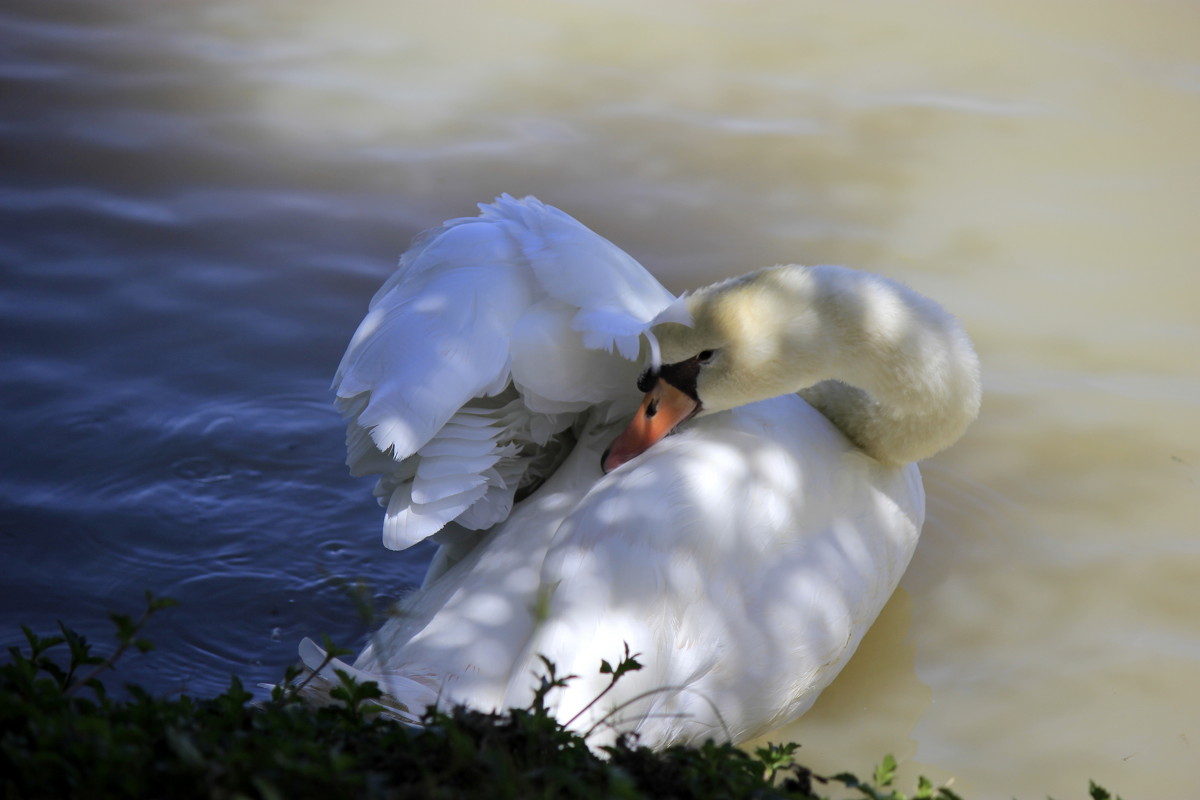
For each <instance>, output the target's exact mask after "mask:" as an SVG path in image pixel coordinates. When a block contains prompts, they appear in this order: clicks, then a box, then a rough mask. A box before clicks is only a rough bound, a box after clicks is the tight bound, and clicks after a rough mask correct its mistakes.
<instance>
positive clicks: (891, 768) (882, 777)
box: [875, 753, 896, 786]
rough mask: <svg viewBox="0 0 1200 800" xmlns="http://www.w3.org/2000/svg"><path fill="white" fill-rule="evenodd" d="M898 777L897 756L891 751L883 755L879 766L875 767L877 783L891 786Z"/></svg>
mask: <svg viewBox="0 0 1200 800" xmlns="http://www.w3.org/2000/svg"><path fill="white" fill-rule="evenodd" d="M895 779H896V758H895V756H893V755H892V754H891V753H888V754H887V755H886V756H884V757H883V761H882V762H881V763H880V764H879V766H877V767H875V783H877V784H879V785H880V786H891V785H892V781H894V780H895Z"/></svg>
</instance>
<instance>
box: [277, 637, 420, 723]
mask: <svg viewBox="0 0 1200 800" xmlns="http://www.w3.org/2000/svg"><path fill="white" fill-rule="evenodd" d="M299 650H300V661H301V663H303V664H304V668H305V671H304V673H303V674H302V675H301V677H300V684H299V685H300V686H301V689H300V692H299V693H300V696H301V697H303V698H304V700H305V701H306V702H308V703H310V704H312V705H314V706H317V707H321V706H327V705H333V704H336V703H339V702H341V701H340V700H337V699H336V698H334V697H333V696H332V695H331V692H332V690H334V689H336V688H338V687H339V686H342V685H343V684H344V682H345V680H344V679H343V677H342V676H343V675H344V676H346V678H349V679H353V680H354V681H357V682H358V683H366V682H368V681H370V682H373V683H376V684H378V685H379V689H380V691H381V692H383V696H382V697H379V698H376V699H375V700H374V701H373V702H374V703H375V704H376V705H378V706H380V711H379V715H380V716H382V717H384V718H386V719H391V720H394V721H397V722H402V723H405V724H407V725H414V724H416V723H417V722H418V721H419V720H420V718H421V715H422V714H423V713H424V711H425V708H426V707H427V706H430V705H434V704H436V702H437V694H436V693H435V692H434V691H433V690H432V689H430V688H429V687H428V686H426V685H424V684H422V683H419V682H418V681H415V680H413V679H412V678H408V677H405V676H403V675H391V674H389V675H382V674H376V673H371V672H366V671H364V670H361V669H358V668H356V667H352V666H350V665H349V664H347V663H346V662H344V661H341V660H340V659H337V658H333V657H331V656H330V655H329V654H328V653H327V652H325V650H323V649H322V648H321V647H320V646H319V645H318V644H317V643H316V642H314V641H313V640H312V639H307V638H306V639H304V641H302V642H300V648H299ZM339 673H341V674H339Z"/></svg>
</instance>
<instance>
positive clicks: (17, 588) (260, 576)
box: [0, 3, 430, 695]
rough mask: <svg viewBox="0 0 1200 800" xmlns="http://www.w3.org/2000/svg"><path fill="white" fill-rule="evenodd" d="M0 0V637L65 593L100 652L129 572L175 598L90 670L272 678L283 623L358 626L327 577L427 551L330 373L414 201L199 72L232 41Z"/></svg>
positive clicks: (297, 630)
mask: <svg viewBox="0 0 1200 800" xmlns="http://www.w3.org/2000/svg"><path fill="white" fill-rule="evenodd" d="M51 8H52V10H53V18H52V19H51V18H49V17H47V16H45V14H46V13H47V12H48V10H49V9H51ZM6 9H7V10H6V11H4V12H3V13H0V39H2V40H3V41H4V42H5V47H4V49H3V50H2V51H0V77H2V78H3V81H4V83H5V84H6V88H5V90H4V92H3V93H2V95H3V99H2V100H0V153H2V154H3V155H2V158H3V164H4V166H3V170H2V173H0V225H2V226H3V231H2V233H0V376H3V377H2V378H0V381H2V383H0V385H2V386H3V389H2V390H0V441H2V442H3V447H2V448H0V585H2V586H3V593H2V596H0V640H2V642H0V643H2V644H4V645H6V646H7V645H12V644H19V643H21V642H23V636H22V634H21V633H20V631H19V629H18V625H20V624H27V625H29V626H30V627H32V628H33V629H34V630H35V631H39V632H42V633H50V632H52V631H54V630H55V627H56V620H59V619H61V620H63V621H64V622H66V623H67V624H69V625H70V626H72V627H74V628H76V629H77V630H79V631H80V632H83V633H85V634H86V635H88V636H89V638H90V639H91V640H92V641H93V642H95V643H96V645H97V646H98V649H99V650H100V651H101V652H107V651H108V650H109V649H110V648H111V645H112V637H111V635H110V634H111V631H112V625H111V624H110V623H109V621H108V620H107V614H108V612H109V611H117V612H121V613H129V614H133V615H135V616H136V615H137V614H138V613H140V611H141V608H142V604H143V600H142V598H143V592H144V591H145V590H150V591H152V592H154V593H155V594H158V595H166V596H170V597H173V598H176V599H177V600H179V601H180V603H181V605H180V606H179V607H178V608H174V609H171V610H169V611H166V612H164V613H163V614H161V615H160V616H159V617H157V618H156V619H154V620H153V621H152V623H151V625H150V626H149V628H148V629H147V630H146V633H145V635H146V636H147V637H148V638H149V639H150V640H152V641H153V642H154V643H155V644H156V645H157V646H158V649H157V651H156V652H153V653H150V654H148V655H144V656H139V655H131V656H128V657H127V658H126V659H124V661H123V662H122V663H121V664H120V665H119V670H118V672H117V673H115V674H114V675H112V676H110V678H109V679H108V682H109V683H110V685H112V687H113V688H116V687H118V686H120V685H121V684H122V683H123V682H125V681H138V682H141V683H143V684H144V685H145V686H147V687H148V688H149V689H151V690H152V691H157V692H161V693H168V692H174V691H178V690H184V691H187V692H190V693H196V694H201V695H203V694H209V693H212V692H215V691H218V690H220V689H221V688H223V687H224V686H226V685H227V684H228V682H229V676H230V675H231V674H236V675H238V676H239V677H240V678H241V679H242V680H243V681H244V682H246V683H247V684H255V683H258V682H260V681H272V680H274V679H276V678H278V677H279V676H280V675H281V673H282V671H283V669H284V668H285V667H286V666H287V665H288V664H289V663H292V662H294V661H295V653H296V644H297V642H298V641H299V639H300V638H301V637H303V636H305V635H317V636H319V635H320V634H322V633H328V634H329V635H330V636H331V637H332V638H333V639H334V641H336V642H339V643H341V644H344V645H346V646H350V647H354V646H356V645H358V644H359V643H360V640H361V638H362V637H363V636H364V634H365V633H366V631H367V623H365V622H364V621H363V620H362V619H361V618H360V616H359V614H358V612H357V611H356V608H355V604H354V602H353V601H352V600H351V598H350V596H349V593H348V591H347V589H346V588H345V584H346V583H347V582H353V581H358V580H363V581H366V582H367V583H368V585H369V586H370V587H371V596H372V601H371V602H372V604H373V606H374V607H375V608H376V609H377V610H382V609H383V608H385V607H386V606H387V605H388V604H389V603H390V602H392V601H394V600H395V598H396V597H398V596H399V594H401V593H402V592H404V591H405V590H406V589H407V588H409V587H411V586H412V585H413V584H414V583H415V582H416V581H418V580H419V577H420V573H421V570H422V568H423V564H424V563H425V561H426V560H427V559H428V557H429V555H430V553H429V552H428V551H427V550H424V549H421V548H418V549H416V550H414V551H412V552H409V553H404V554H395V553H391V552H388V551H386V550H384V549H383V548H382V547H381V546H380V544H379V536H378V528H379V523H380V511H379V509H378V508H377V507H375V506H374V504H373V502H372V501H371V498H370V493H369V490H370V486H369V482H363V481H359V480H354V479H352V478H350V477H349V476H348V475H347V473H346V469H345V466H344V465H343V463H342V448H343V439H342V436H343V427H342V424H341V421H340V419H339V417H338V415H337V414H336V413H335V412H334V411H333V410H332V407H331V404H330V400H331V395H330V392H329V383H330V379H331V377H332V374H333V371H334V369H335V367H336V365H337V362H338V359H339V357H340V354H341V351H342V349H343V347H344V345H345V343H346V342H347V341H348V339H349V337H350V334H351V333H352V332H353V330H354V327H355V326H356V324H357V322H358V320H359V319H360V318H361V317H362V314H363V313H364V311H365V308H366V303H367V301H368V299H369V298H370V295H371V294H372V293H373V292H374V290H375V288H376V287H377V286H378V284H379V283H380V282H381V281H382V280H383V278H384V277H385V276H386V275H387V274H388V273H389V272H390V271H391V269H392V268H393V265H394V263H395V258H396V256H397V254H398V253H399V252H400V251H401V250H403V248H404V247H405V245H406V244H407V241H408V239H409V238H410V237H411V236H412V235H413V234H414V233H415V232H416V226H412V225H407V226H406V225H405V224H403V223H400V222H397V221H396V220H397V217H399V216H400V215H398V214H396V213H395V210H396V206H397V205H398V204H397V202H396V200H395V198H394V197H393V196H392V195H391V194H390V193H389V192H388V191H376V192H374V193H368V192H361V191H360V192H355V191H351V190H349V189H347V188H344V187H348V186H352V185H354V184H355V183H357V182H358V181H357V180H356V178H357V177H362V176H361V175H357V176H356V175H355V174H351V173H354V170H349V171H347V170H342V169H340V166H339V164H338V163H335V155H333V154H331V152H330V151H327V150H326V151H319V150H318V149H313V150H312V151H311V152H304V151H297V150H294V149H293V150H287V149H281V148H280V147H279V146H278V143H277V142H272V141H270V140H268V139H266V138H265V137H260V136H258V135H257V133H256V131H257V125H258V122H257V121H256V119H255V115H254V109H252V108H250V107H248V106H239V104H238V102H237V96H236V94H233V95H230V94H228V92H226V93H225V94H223V95H221V96H220V97H219V98H218V96H217V95H216V94H215V92H214V87H213V85H212V81H213V80H214V74H215V73H214V72H213V70H212V69H211V67H212V66H213V65H214V64H216V63H218V62H222V59H227V58H230V57H235V56H236V53H232V52H229V53H223V52H219V51H217V50H214V49H213V48H211V47H208V48H206V47H202V46H199V45H201V44H203V42H199V43H197V42H193V41H192V40H189V39H186V38H185V39H180V38H178V37H174V36H173V35H169V34H168V33H167V32H166V31H164V30H161V29H156V25H155V18H154V16H153V15H150V16H148V17H140V16H137V13H138V12H145V11H146V10H145V9H140V10H139V9H136V8H130V9H127V10H126V11H125V12H124V13H126V14H127V16H125V17H117V16H115V14H116V13H117V12H114V11H111V10H106V7H105V6H104V5H102V4H94V3H78V4H73V3H54V4H37V3H16V4H6ZM190 44H195V45H197V46H189V45H190ZM222 63H223V62H222ZM226 88H228V87H226ZM361 184H362V185H368V186H369V185H370V181H362V182H361Z"/></svg>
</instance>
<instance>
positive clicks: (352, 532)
mask: <svg viewBox="0 0 1200 800" xmlns="http://www.w3.org/2000/svg"><path fill="white" fill-rule="evenodd" d="M406 5H407V7H401V6H397V5H396V4H394V3H383V2H379V3H369V2H353V3H349V4H341V5H338V6H336V7H334V6H329V5H328V4H318V3H312V2H295V0H292V1H291V2H275V3H271V2H261V3H254V4H245V3H233V2H213V3H206V4H202V5H193V6H187V7H179V6H174V7H168V6H163V5H162V4H156V3H150V2H145V0H126V2H124V3H119V4H96V3H89V2H69V1H67V0H64V2H57V3H54V4H45V3H35V2H32V1H31V0H15V2H11V3H9V4H7V5H6V6H5V10H4V11H3V12H2V13H0V41H4V42H5V46H4V49H3V51H0V77H2V78H3V80H4V82H5V84H6V88H5V91H4V92H3V93H0V153H2V154H3V155H2V158H3V163H4V168H3V172H2V173H0V175H2V177H0V224H2V225H3V233H2V235H0V264H2V265H3V266H2V269H3V273H2V274H3V279H2V281H0V343H2V344H0V375H3V391H2V392H0V420H3V422H2V423H0V424H2V425H3V442H4V445H5V446H4V448H3V452H2V453H0V504H2V508H3V517H2V520H0V581H2V585H3V586H4V592H3V599H2V601H0V613H2V619H0V621H2V622H3V623H4V624H3V625H2V626H0V638H2V639H3V640H4V642H3V643H4V644H10V643H15V642H17V641H19V639H20V634H19V632H18V631H17V628H16V626H17V624H19V623H27V624H29V625H31V626H32V627H34V628H35V629H37V630H41V631H45V632H49V631H50V630H52V629H53V626H54V620H55V619H59V618H61V619H63V620H65V621H67V622H68V623H69V624H71V625H72V626H74V627H76V628H78V629H80V630H81V631H84V632H86V633H88V634H89V635H90V636H91V637H92V638H93V639H95V640H98V641H103V640H105V638H106V636H107V633H108V630H109V628H110V626H109V623H108V622H107V620H106V618H105V615H106V612H107V611H109V610H118V611H125V612H136V611H137V610H138V606H139V604H140V602H141V594H142V592H143V590H145V589H150V590H152V591H154V592H156V593H159V594H166V595H170V596H173V597H176V598H178V599H180V600H181V601H183V605H182V606H181V607H179V608H177V609H174V610H172V611H170V612H168V613H167V614H164V615H163V617H162V618H161V619H160V620H158V621H156V622H155V623H154V624H153V626H152V628H151V629H150V631H149V632H148V633H149V636H150V638H152V639H153V640H154V641H155V642H156V643H157V644H158V646H159V649H158V651H156V652H155V653H154V654H152V655H150V656H145V657H140V658H130V659H129V660H128V661H127V662H126V663H125V664H123V665H122V668H121V671H120V673H119V674H118V675H116V676H114V679H115V680H116V681H118V682H119V681H121V680H138V681H141V682H144V683H146V684H147V685H149V686H151V687H152V688H154V689H156V690H158V691H161V692H172V691H177V690H180V689H184V690H187V691H189V692H194V693H198V694H205V693H211V692H215V691H218V690H219V689H220V688H222V687H223V686H224V685H226V683H227V681H228V676H229V675H230V674H231V673H234V674H237V675H238V676H240V677H241V678H242V679H243V680H244V681H245V682H246V683H248V684H249V683H255V682H258V681H270V680H272V679H274V678H276V677H278V676H279V675H280V673H281V672H282V669H283V667H284V666H285V665H287V664H288V663H291V662H292V661H293V660H294V657H295V645H296V642H297V641H298V640H299V639H300V638H301V637H302V636H304V635H311V634H319V633H321V632H327V633H329V634H330V635H331V636H333V637H334V638H335V639H336V640H338V641H342V642H346V643H347V644H355V643H357V642H358V641H359V640H361V637H362V636H363V634H364V632H365V630H366V626H365V624H364V623H363V622H362V621H361V620H360V618H359V616H358V613H357V611H356V608H355V604H354V602H353V601H352V600H351V599H350V598H349V597H348V593H347V591H346V589H345V587H344V584H345V582H346V581H353V580H357V579H363V580H365V581H367V582H369V584H370V586H371V587H372V591H373V597H372V598H371V600H372V603H373V604H374V605H375V607H376V608H384V607H386V606H387V605H388V604H389V603H390V602H392V601H393V600H394V599H395V598H396V597H398V596H400V595H401V594H402V593H403V592H404V591H406V590H407V589H408V588H410V587H412V586H413V584H414V583H415V582H416V581H417V580H418V579H419V575H420V572H421V569H422V567H423V564H424V562H425V560H426V559H428V557H429V552H428V550H424V549H418V550H416V551H413V552H410V553H405V554H399V555H397V554H393V553H390V552H386V551H384V550H383V549H382V548H381V547H380V546H379V544H378V524H379V511H378V509H377V508H375V507H374V506H373V504H372V503H371V501H370V498H369V486H368V484H366V483H364V482H361V481H356V480H353V479H351V478H349V477H348V476H347V475H346V474H345V469H344V467H343V466H342V464H341V457H342V454H341V448H342V442H341V436H342V432H341V424H340V421H339V420H338V418H337V415H336V414H335V413H334V412H333V411H332V410H331V409H330V404H329V399H330V398H329V394H328V383H329V380H330V378H331V376H332V372H333V369H334V367H335V366H336V363H337V360H338V357H339V356H340V353H341V350H342V348H343V347H344V345H345V343H346V342H347V340H348V338H349V336H350V334H351V332H352V331H353V329H354V327H355V325H356V324H357V321H358V320H359V319H360V318H361V316H362V314H363V312H364V310H365V307H366V302H367V299H368V298H369V297H370V295H371V293H372V292H373V291H374V289H375V288H376V287H377V286H378V284H379V283H380V282H381V281H382V280H383V278H384V277H385V276H386V275H387V274H388V273H389V272H390V271H391V268H392V265H393V264H394V262H395V258H396V256H397V255H398V254H399V252H400V251H402V250H403V249H404V247H405V246H406V244H407V242H408V240H409V238H410V237H411V236H412V235H413V234H415V233H416V232H417V231H418V230H420V229H421V228H424V227H426V226H429V225H433V224H436V223H438V222H440V221H441V220H442V219H444V218H447V217H451V216H459V215H463V214H470V213H472V212H473V203H475V202H478V201H481V200H488V199H490V198H491V197H493V196H495V195H496V194H498V193H500V192H503V191H508V192H512V193H514V194H524V193H534V194H537V195H538V196H539V197H541V198H542V199H543V200H546V201H547V202H551V203H554V204H556V205H559V206H561V207H563V208H565V209H566V210H568V211H569V212H570V213H572V214H574V215H575V216H577V217H579V218H580V219H581V220H583V221H584V222H585V223H586V224H588V225H590V226H591V227H593V228H594V229H596V230H598V231H600V232H601V233H603V234H604V235H606V236H608V237H609V238H611V239H613V240H614V241H616V242H617V243H619V244H620V245H621V246H622V247H624V248H626V249H627V250H629V251H630V252H631V253H632V254H634V255H635V256H636V257H637V258H639V259H640V260H641V261H642V262H643V263H644V264H646V265H647V266H648V267H649V268H650V269H651V270H652V271H653V272H654V273H655V274H657V275H659V276H660V277H661V278H662V279H663V280H664V282H665V283H666V284H667V285H668V287H669V288H671V289H673V290H680V289H683V288H686V287H688V286H693V285H698V284H702V283H705V282H708V281H710V280H712V279H714V278H717V277H722V276H726V275H731V274H737V273H740V272H743V271H745V270H748V269H751V268H753V267H756V266H761V265H765V264H771V263H781V262H795V261H800V262H807V263H824V262H836V263H846V264H850V265H853V266H857V267H861V268H864V269H869V270H873V271H876V272H881V273H883V274H886V275H889V276H891V277H895V278H899V279H902V280H905V281H907V282H908V283H910V284H911V285H913V286H914V287H916V288H918V289H920V290H922V291H924V292H926V293H928V294H930V295H932V296H934V297H937V298H938V299H939V300H941V301H942V302H943V303H944V304H945V305H946V306H948V307H949V308H951V309H953V310H954V311H956V312H957V313H958V314H959V315H960V317H961V318H962V319H963V320H964V322H965V324H966V325H967V327H968V329H969V330H970V331H971V333H972V335H973V337H974V338H975V340H976V343H977V345H978V347H979V350H980V354H981V357H982V359H983V364H984V369H985V389H986V393H985V400H984V411H983V415H982V416H981V418H980V420H979V421H978V422H977V423H976V425H975V426H974V427H973V428H972V429H971V430H970V431H969V433H968V435H967V436H966V437H965V439H964V440H963V441H962V442H961V443H959V444H958V445H956V446H955V447H954V448H953V449H952V450H950V451H948V452H947V453H945V454H943V455H941V456H939V457H937V458H935V459H933V460H932V461H931V462H929V463H927V464H926V465H925V466H924V468H923V470H924V473H925V475H926V482H927V488H928V493H929V522H928V524H927V526H926V530H925V532H924V535H923V539H922V543H921V546H920V547H919V549H918V552H917V556H916V558H915V560H914V563H913V565H912V568H911V569H910V570H909V573H908V575H907V576H906V578H905V581H904V584H903V589H902V591H901V592H899V593H898V594H897V596H896V597H895V598H894V599H893V602H892V603H891V604H890V605H889V607H888V609H887V610H886V611H885V613H884V616H883V617H882V618H881V622H880V624H878V625H876V626H875V628H874V629H873V630H872V632H871V634H870V635H869V636H868V639H867V641H866V642H865V643H864V646H863V648H862V650H861V651H860V653H859V655H858V656H856V657H855V659H854V660H853V661H852V662H851V665H850V666H849V668H848V669H847V671H846V673H844V675H843V676H842V678H840V679H839V680H838V681H837V682H836V683H835V684H834V686H833V687H831V689H830V690H829V691H828V692H827V693H826V695H825V696H824V697H823V698H822V699H821V701H820V702H819V703H818V705H817V707H816V708H814V710H813V711H812V712H811V713H810V714H809V715H808V716H806V717H805V718H804V719H803V720H801V721H800V722H799V723H798V724H797V725H796V726H794V727H793V728H791V729H789V730H787V731H784V732H783V733H782V734H781V736H789V737H798V738H799V739H800V740H801V741H802V743H803V745H804V748H803V750H802V753H803V755H804V756H805V758H806V760H808V761H809V762H812V763H813V765H814V766H816V767H818V768H822V767H823V768H831V769H836V768H842V767H846V766H850V767H854V768H857V769H862V770H864V771H865V770H866V768H867V767H868V766H869V765H870V763H871V762H872V761H873V760H874V759H876V758H878V757H879V756H880V755H881V754H882V753H884V752H889V751H891V752H895V753H896V754H897V755H898V756H902V757H903V759H904V760H905V766H904V770H905V771H906V772H907V773H909V774H913V773H916V772H924V773H926V774H930V775H932V776H935V777H937V778H939V779H943V780H944V779H947V778H949V777H951V776H953V777H954V779H955V787H956V788H957V789H959V790H960V791H962V792H963V793H964V794H966V795H968V796H971V797H981V798H993V797H995V798H1002V797H1003V798H1007V797H1011V796H1017V797H1041V796H1045V795H1046V794H1052V795H1054V796H1056V797H1069V796H1076V797H1078V796H1082V795H1083V789H1084V787H1085V786H1086V780H1087V779H1088V778H1089V777H1091V778H1095V779H1096V780H1098V781H1100V782H1102V783H1105V784H1107V785H1109V786H1110V788H1113V789H1118V790H1120V791H1121V792H1122V794H1124V795H1125V796H1126V797H1136V796H1140V797H1155V798H1173V797H1181V798H1182V797H1186V796H1187V793H1188V791H1189V788H1190V786H1191V778H1192V771H1193V769H1194V764H1195V763H1196V759H1197V750H1196V748H1197V746H1200V723H1198V722H1197V720H1200V688H1198V681H1197V678H1198V677H1200V627H1198V625H1197V622H1196V620H1197V619H1200V593H1198V592H1197V591H1196V588H1195V587H1196V579H1197V577H1198V576H1200V537H1198V536H1197V533H1198V531H1197V528H1198V527H1200V493H1198V490H1197V481H1198V479H1200V413H1198V411H1200V409H1198V408H1197V406H1198V405H1200V377H1198V372H1197V369H1196V363H1197V354H1198V353H1200V322H1198V321H1197V319H1198V315H1197V313H1196V309H1197V303H1198V300H1200V271H1198V270H1197V269H1196V268H1195V265H1196V241H1197V240H1196V235H1195V232H1194V226H1195V221H1194V220H1195V210H1196V209H1197V208H1198V207H1200V150H1197V149H1196V147H1195V142H1196V141H1198V140H1200V56H1198V55H1197V51H1196V45H1195V43H1196V42H1197V41H1200V11H1198V10H1197V9H1196V8H1195V7H1194V6H1190V5H1187V4H1182V3H1179V4H1173V3H1167V2H1163V3H1158V4H1153V5H1139V4H1132V3H1120V2H1115V1H1113V2H1095V3H1088V4H1086V5H1085V4H1078V3H1070V2H1051V3H1046V2H1036V3H1034V2H1025V1H1024V0H1018V1H1017V2H1007V3H999V2H990V1H989V2H978V3H974V4H971V5H970V6H966V5H964V4H957V3H950V2H923V3H883V2H880V3H864V4H856V5H854V6H853V7H850V6H847V7H845V8H843V7H842V6H829V5H827V4H819V3H806V2H804V3H797V2H784V1H783V0H779V1H778V2H769V1H766V0H764V1H763V2H756V3H732V2H720V3H718V2H682V0H679V2H663V3H655V4H647V3H633V2H605V3H599V2H574V3H567V2H533V3H511V2H489V3H482V2H479V3H463V4H453V7H452V4H416V3H413V4H406ZM1185 787H1189V788H1185Z"/></svg>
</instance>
